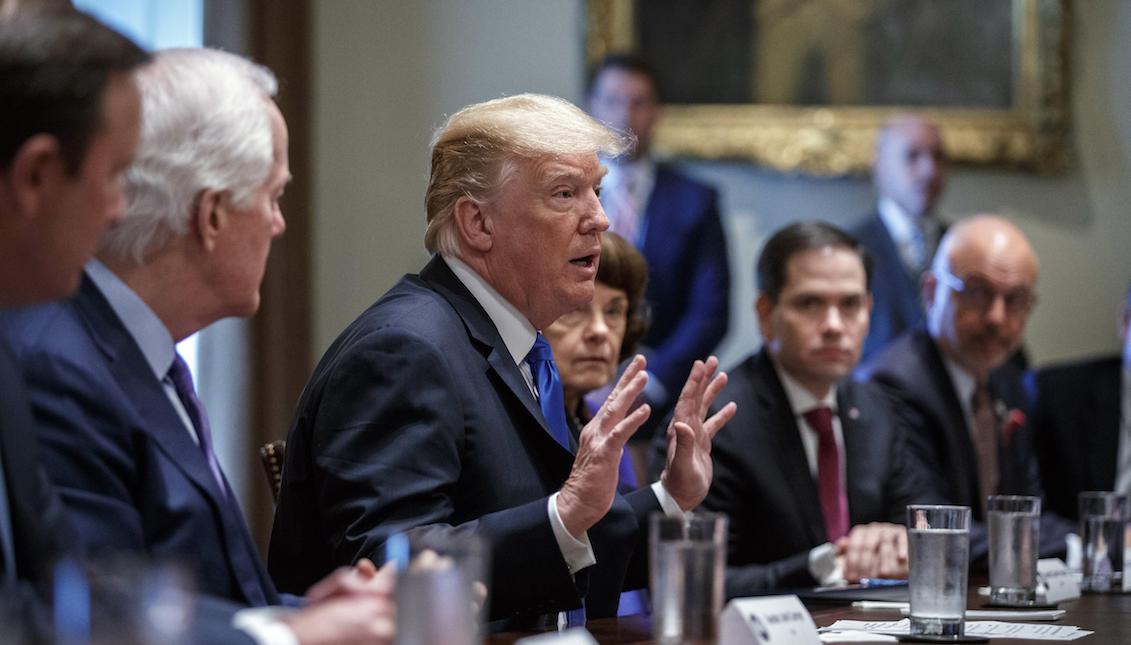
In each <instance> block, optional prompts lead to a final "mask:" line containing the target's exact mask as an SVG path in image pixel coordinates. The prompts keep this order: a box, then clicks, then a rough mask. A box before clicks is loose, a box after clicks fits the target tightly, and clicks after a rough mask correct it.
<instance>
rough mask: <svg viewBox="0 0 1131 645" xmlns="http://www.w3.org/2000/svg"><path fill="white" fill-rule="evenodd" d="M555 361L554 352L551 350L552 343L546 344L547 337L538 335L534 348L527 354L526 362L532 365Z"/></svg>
mask: <svg viewBox="0 0 1131 645" xmlns="http://www.w3.org/2000/svg"><path fill="white" fill-rule="evenodd" d="M552 360H554V350H552V349H550V343H548V342H546V337H545V336H543V335H542V334H538V335H537V336H536V337H535V338H534V347H531V348H530V351H529V352H527V353H526V362H527V363H530V364H534V363H538V362H546V361H552Z"/></svg>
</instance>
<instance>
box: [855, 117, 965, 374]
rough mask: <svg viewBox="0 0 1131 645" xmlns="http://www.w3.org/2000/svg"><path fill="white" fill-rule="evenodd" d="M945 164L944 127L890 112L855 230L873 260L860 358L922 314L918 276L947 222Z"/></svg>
mask: <svg viewBox="0 0 1131 645" xmlns="http://www.w3.org/2000/svg"><path fill="white" fill-rule="evenodd" d="M946 170H947V163H946V151H945V150H944V148H943V141H942V134H941V133H940V132H939V129H938V127H937V126H935V125H934V124H932V123H930V122H929V121H926V120H924V119H922V118H919V117H912V116H900V117H896V118H894V119H892V120H890V121H888V122H887V123H886V124H884V127H883V128H882V129H881V130H880V133H879V135H878V136H877V137H876V156H875V159H874V161H873V164H872V180H873V182H874V185H875V187H876V193H877V198H878V199H877V203H876V210H875V212H873V213H872V214H871V215H869V216H868V218H867V219H866V220H865V221H864V223H863V224H862V225H861V226H860V227H859V228H857V229H856V230H855V231H853V235H854V236H855V237H856V238H857V239H859V240H860V243H861V244H863V245H864V248H866V249H868V253H869V254H871V256H872V258H873V261H874V263H875V281H874V282H873V283H872V300H873V303H874V306H873V308H872V321H871V326H870V330H869V332H868V339H867V341H865V343H864V355H863V359H864V360H865V361H867V359H868V358H870V357H871V356H874V355H875V354H876V353H877V352H878V351H879V350H880V349H882V348H883V347H884V346H885V345H887V344H888V343H889V342H890V341H891V340H892V339H893V338H895V337H896V336H898V335H900V334H901V333H903V332H904V331H905V330H907V329H910V328H912V327H915V326H917V325H919V324H921V323H922V322H923V304H922V301H921V300H920V298H919V276H920V275H921V274H922V273H923V271H924V270H925V269H926V268H927V265H928V263H930V261H931V258H932V257H933V256H934V254H935V249H936V248H937V246H938V242H939V238H941V237H942V233H943V231H944V229H945V225H944V224H943V222H942V221H941V220H940V219H939V217H938V214H937V213H936V212H935V210H936V206H937V205H938V202H939V199H940V198H941V197H942V193H943V190H944V189H945V188H946Z"/></svg>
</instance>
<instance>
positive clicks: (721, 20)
mask: <svg viewBox="0 0 1131 645" xmlns="http://www.w3.org/2000/svg"><path fill="white" fill-rule="evenodd" d="M587 2H588V14H587V23H588V24H587V43H586V56H587V59H588V63H589V64H593V63H595V62H596V61H598V60H599V59H600V58H601V57H602V56H604V55H605V54H606V53H609V52H618V51H633V52H637V53H639V54H641V55H642V56H643V57H644V58H646V59H648V60H649V61H650V62H651V63H652V64H653V65H654V66H655V67H656V71H657V75H658V77H659V81H660V85H661V88H662V90H663V94H664V100H665V108H664V118H663V120H662V121H661V123H660V127H659V130H658V131H657V133H656V147H657V148H658V149H659V150H660V151H661V152H662V153H665V154H670V155H674V156H688V157H699V158H710V159H718V158H743V159H749V160H752V161H754V162H755V163H758V164H762V165H765V166H768V167H771V168H775V169H778V170H781V171H786V172H807V173H813V174H819V175H840V174H846V173H853V172H861V171H864V170H866V169H867V168H868V166H869V165H870V163H871V159H872V154H873V147H874V140H875V135H876V132H877V130H878V128H879V127H880V125H881V124H882V123H883V122H884V121H885V120H886V119H887V118H889V117H890V116H892V115H893V114H896V113H916V114H922V115H923V116H925V117H927V118H929V119H931V120H933V121H935V122H936V123H938V124H939V125H940V126H941V127H942V130H943V136H944V139H945V142H946V146H947V151H948V154H949V156H950V157H951V158H952V159H953V160H955V161H956V162H959V163H975V164H993V165H1004V166H1011V167H1018V168H1027V169H1032V170H1036V171H1040V172H1057V171H1061V170H1063V169H1065V168H1066V167H1067V166H1068V163H1069V145H1068V132H1069V112H1068V79H1067V69H1068V61H1067V56H1068V43H1067V34H1068V29H1067V24H1066V22H1067V19H1068V10H1067V7H1066V4H1065V2H1064V0H947V1H946V2H938V1H937V0H698V1H696V2H686V1H685V0H587Z"/></svg>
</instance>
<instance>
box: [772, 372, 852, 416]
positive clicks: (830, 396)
mask: <svg viewBox="0 0 1131 645" xmlns="http://www.w3.org/2000/svg"><path fill="white" fill-rule="evenodd" d="M771 362H772V363H773V365H774V371H776V372H777V373H778V379H779V380H780V381H781V385H782V388H783V389H785V397H786V398H787V399H789V407H790V408H792V409H793V416H795V417H796V416H801V415H803V414H805V413H806V412H808V411H809V410H812V409H813V408H819V407H827V408H828V409H830V410H832V412H833V414H834V415H835V414H836V385H833V386H832V387H830V388H829V391H828V392H827V393H826V394H825V397H824V398H823V399H818V398H817V397H815V396H813V394H812V393H811V392H810V391H809V390H807V389H805V387H804V386H803V385H801V384H800V383H798V382H797V380H796V379H795V378H793V376H791V375H790V374H789V372H787V371H785V370H784V369H782V366H781V363H779V362H778V361H777V359H771Z"/></svg>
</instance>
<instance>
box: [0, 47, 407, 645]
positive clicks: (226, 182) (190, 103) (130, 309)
mask: <svg viewBox="0 0 1131 645" xmlns="http://www.w3.org/2000/svg"><path fill="white" fill-rule="evenodd" d="M137 84H138V88H139V89H140V94H141V105H142V111H143V115H144V118H143V125H142V134H141V143H140V146H139V147H138V155H137V161H136V162H135V163H134V165H133V166H131V168H130V169H129V171H128V172H127V174H126V178H125V192H126V197H127V200H126V204H125V206H126V216H125V217H124V219H122V221H121V222H120V223H118V224H117V226H115V227H113V228H112V229H110V231H109V232H108V233H107V235H106V237H105V238H104V239H103V241H102V245H101V248H100V250H99V252H98V259H97V260H93V261H91V262H89V263H88V264H87V265H86V268H85V271H84V272H83V273H82V282H81V286H79V292H78V294H77V295H76V296H75V297H74V298H72V299H71V300H68V301H65V302H62V303H56V304H50V305H44V306H41V307H38V308H34V309H29V310H24V311H19V312H9V313H8V314H7V315H5V316H3V317H0V335H2V336H3V338H4V339H5V340H6V341H8V342H9V343H11V345H12V346H13V349H14V351H15V353H16V354H17V357H18V359H19V361H20V364H21V367H22V369H23V371H24V375H25V377H26V379H27V382H28V387H29V391H30V400H31V404H32V407H33V410H34V413H35V420H36V424H37V426H38V427H37V430H38V433H39V436H40V441H41V444H42V448H43V459H44V464H45V466H46V468H47V470H48V472H49V473H50V475H51V477H52V479H53V480H54V481H55V483H56V484H57V486H58V488H59V490H60V491H61V493H62V498H63V500H64V502H65V504H66V506H67V511H68V514H69V516H70V518H71V519H72V521H73V522H74V523H75V525H76V528H77V533H78V537H79V539H80V540H81V542H82V544H83V546H84V547H85V549H86V551H87V552H88V553H89V554H91V555H94V556H98V555H100V554H108V553H119V552H130V553H141V554H144V555H145V556H147V557H148V558H151V559H153V560H160V561H167V560H173V561H177V562H180V563H182V564H183V565H185V566H186V567H188V568H189V569H190V570H191V572H192V573H193V574H194V577H195V580H196V585H197V588H198V590H199V591H201V592H204V593H206V594H209V595H212V596H215V597H219V598H225V599H228V600H231V601H234V602H236V603H239V604H241V605H250V606H254V607H263V606H266V605H268V604H275V603H278V602H280V601H281V599H280V597H279V595H278V594H277V593H276V591H275V587H274V585H273V584H272V581H271V579H270V578H269V577H268V575H267V572H266V569H265V568H264V566H263V564H262V562H261V561H260V559H259V557H258V555H257V553H256V550H255V546H254V545H253V544H252V542H251V539H250V537H249V535H248V533H247V528H246V526H245V524H244V519H243V516H242V513H241V511H240V508H239V505H238V503H237V502H236V499H235V494H234V492H233V491H232V490H231V488H230V487H229V486H228V482H227V479H226V477H225V476H224V473H223V472H222V471H221V469H220V467H219V464H218V462H217V461H216V456H215V453H214V452H213V449H212V431H211V428H210V426H209V423H208V418H207V414H206V412H205V410H204V408H203V407H202V406H201V403H200V400H199V399H198V398H197V396H196V393H195V390H194V388H193V384H192V376H191V374H189V372H188V368H187V367H186V365H185V363H184V361H183V359H182V358H181V357H180V356H179V355H178V354H177V353H176V347H175V343H176V342H177V341H180V340H181V339H183V338H185V337H187V336H189V335H191V334H193V333H195V332H197V331H199V330H200V329H202V328H204V327H205V326H207V325H209V324H211V323H212V322H214V321H216V320H219V319H220V318H223V317H226V316H234V315H240V316H246V315H251V314H252V313H254V312H255V310H256V309H257V308H258V305H259V284H260V281H261V280H262V277H263V272H264V268H265V263H266V260H267V252H268V249H269V247H270V243H271V240H272V238H274V237H275V236H277V235H279V234H281V233H282V232H283V228H284V223H283V216H282V213H281V212H280V210H279V198H280V197H281V195H282V192H283V188H284V187H285V186H286V184H287V182H288V181H289V180H290V172H289V169H288V161H287V130H286V124H285V122H284V120H283V117H282V115H281V114H280V113H279V110H278V108H277V107H276V106H275V104H274V102H273V101H272V100H271V97H272V96H273V95H274V93H275V87H276V84H275V78H274V76H273V75H272V74H271V73H270V72H269V71H268V70H266V69H265V68H262V67H260V66H257V65H254V64H253V63H251V62H249V61H247V60H245V59H242V58H240V57H238V56H235V55H232V54H227V53H224V52H220V51H215V50H206V49H183V50H166V51H163V52H160V53H159V54H157V55H156V57H155V61H154V62H153V63H152V64H150V65H149V66H147V67H146V68H145V69H143V70H142V71H140V72H139V73H138V74H137ZM131 96H132V97H133V99H134V102H133V103H132V104H127V107H128V106H130V105H132V107H133V111H132V112H131V111H129V110H124V109H119V110H115V111H112V112H111V111H108V114H112V115H114V117H112V118H128V117H129V116H130V115H131V114H132V115H133V117H134V118H135V119H136V114H137V100H136V99H137V94H136V90H135V94H133V95H131ZM119 113H121V115H122V116H119ZM135 136H136V135H135ZM134 141H136V138H135V139H130V140H128V143H129V144H130V150H132V146H133V143H134ZM125 161H126V162H128V159H126V160H125ZM124 166H125V163H124V162H123V163H120V164H118V165H116V166H115V167H116V168H118V169H119V170H120V169H121V168H123V167H124ZM109 186H113V192H112V193H107V194H108V195H112V196H113V197H114V199H113V200H112V203H113V205H114V208H115V211H114V212H116V213H118V214H119V215H120V213H121V207H122V201H121V193H120V192H119V188H118V184H117V177H116V176H115V177H114V178H113V181H112V182H111V183H110V184H109ZM87 197H88V198H91V197H92V196H90V195H88V196H87ZM98 233H99V231H94V232H92V233H91V234H90V235H91V237H92V238H93V240H97V239H98ZM83 239H85V238H83ZM83 259H85V258H83ZM75 266H77V264H76V265H75ZM78 275H79V273H77V272H76V273H74V275H73V276H71V280H74V279H75V278H77V277H78ZM327 573H328V574H330V575H329V576H328V577H327V578H326V579H325V580H323V581H321V582H319V583H318V584H316V585H314V586H312V587H311V588H310V590H309V591H307V590H306V589H303V590H301V591H306V592H307V593H306V597H305V598H304V599H301V602H303V603H304V604H305V606H304V607H303V608H302V609H300V610H298V611H294V612H289V613H273V612H241V613H240V614H237V617H236V621H237V624H238V625H239V626H240V628H241V629H244V630H246V631H248V632H249V633H250V634H252V635H253V636H254V637H255V638H256V639H257V640H258V641H259V642H261V643H295V642H298V643H304V644H310V643H382V642H390V641H391V639H392V626H393V615H392V611H393V608H392V603H391V599H390V592H391V581H390V579H389V576H390V575H391V572H384V573H382V574H378V573H377V572H376V569H375V568H374V567H373V565H372V564H371V563H368V562H365V563H360V565H359V566H358V567H357V568H355V569H353V570H347V569H342V570H339V571H335V572H333V573H331V572H329V571H328V572H327ZM283 600H285V599H283ZM299 602H300V600H299V599H293V600H292V601H291V604H298V603H299Z"/></svg>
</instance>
